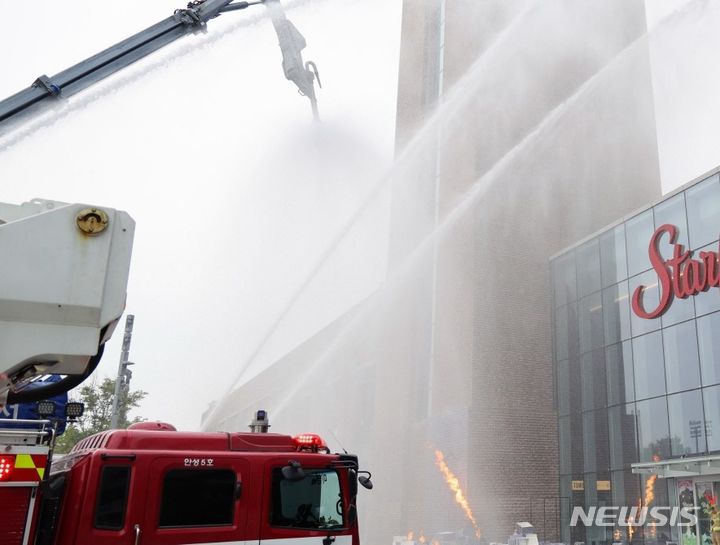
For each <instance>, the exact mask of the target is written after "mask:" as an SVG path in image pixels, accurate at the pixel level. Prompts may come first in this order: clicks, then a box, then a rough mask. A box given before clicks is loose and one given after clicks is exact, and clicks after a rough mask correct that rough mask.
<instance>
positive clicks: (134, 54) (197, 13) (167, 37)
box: [0, 0, 314, 131]
mask: <svg viewBox="0 0 720 545" xmlns="http://www.w3.org/2000/svg"><path fill="white" fill-rule="evenodd" d="M264 3H265V0H254V1H250V2H235V1H233V0H200V1H195V2H191V3H190V4H188V7H187V8H186V9H178V10H175V12H174V13H173V15H171V16H170V17H168V18H166V19H164V20H162V21H160V22H159V23H157V24H155V25H153V26H151V27H149V28H146V29H145V30H143V31H142V32H138V33H137V34H135V35H133V36H131V37H130V38H127V39H126V40H123V41H122V42H119V43H117V44H115V45H113V46H111V47H109V48H107V49H105V50H104V51H101V52H100V53H98V54H96V55H93V56H92V57H90V58H88V59H85V60H84V61H81V62H79V63H77V64H76V65H74V66H71V67H70V68H67V69H66V70H63V71H62V72H59V73H57V74H55V75H54V76H51V77H48V76H46V75H42V76H40V77H39V78H37V79H36V80H35V81H34V82H33V84H32V85H30V86H29V87H27V88H25V89H23V90H22V91H20V92H19V93H16V94H14V95H12V96H10V97H8V98H6V99H5V100H3V101H0V131H1V130H2V129H3V128H4V127H5V126H7V125H8V124H10V123H11V122H12V121H13V120H15V119H19V118H21V117H22V116H23V115H24V114H29V113H32V112H33V111H36V110H38V109H40V108H42V107H43V106H44V105H47V104H49V103H51V102H52V101H53V100H56V99H58V98H68V97H70V96H72V95H74V94H76V93H78V92H80V91H82V90H84V89H87V88H88V87H90V86H91V85H93V84H95V83H97V82H99V81H101V80H103V79H105V78H106V77H108V76H110V75H112V74H114V73H115V72H117V71H119V70H121V69H123V68H125V67H127V66H129V65H130V64H132V63H134V62H136V61H138V60H140V59H142V58H143V57H146V56H147V55H149V54H151V53H153V52H154V51H157V50H158V49H161V48H162V47H164V46H166V45H168V44H170V43H172V42H174V41H175V40H177V39H179V38H182V37H183V36H186V35H187V34H191V33H195V32H199V31H203V30H205V27H206V25H207V22H208V21H210V20H211V19H214V18H215V17H218V16H219V15H220V14H222V13H225V12H229V11H237V10H241V9H246V8H248V7H250V6H252V5H256V4H264ZM269 3H272V4H273V13H272V15H273V21H275V20H276V15H275V13H277V12H278V10H282V8H281V7H280V5H279V2H277V1H276V0H273V1H272V2H269ZM278 16H281V17H282V18H284V14H282V15H278ZM278 32H279V31H278ZM279 39H280V44H281V49H282V50H283V56H286V49H287V46H286V47H284V46H283V44H285V43H287V42H288V38H287V37H285V36H283V35H280V34H279ZM303 46H304V44H303ZM297 62H299V63H300V68H303V65H302V58H301V57H299V59H298V61H297ZM299 71H300V70H299V69H298V72H299ZM286 72H287V68H286ZM303 75H304V72H303ZM288 79H292V80H293V81H295V80H296V79H297V77H295V78H290V77H289V76H288ZM298 85H300V84H298ZM310 86H311V87H312V80H310ZM311 90H312V89H311ZM304 94H306V96H310V95H308V91H307V83H306V84H305V92H304ZM311 97H312V98H311V100H312V101H313V106H314V93H311Z"/></svg>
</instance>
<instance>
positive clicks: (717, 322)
mask: <svg viewBox="0 0 720 545" xmlns="http://www.w3.org/2000/svg"><path fill="white" fill-rule="evenodd" d="M718 331H720V313H715V314H710V315H709V316H704V317H702V318H698V320H697V334H698V347H699V349H700V368H701V371H702V383H703V386H710V385H712V384H718V383H720V335H718Z"/></svg>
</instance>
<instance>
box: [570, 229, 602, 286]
mask: <svg viewBox="0 0 720 545" xmlns="http://www.w3.org/2000/svg"><path fill="white" fill-rule="evenodd" d="M576 257H577V284H578V297H584V296H585V295H590V294H591V293H595V292H596V291H600V245H599V243H598V239H593V240H591V241H590V242H587V243H585V244H583V245H582V246H580V247H579V248H578V249H577V253H576Z"/></svg>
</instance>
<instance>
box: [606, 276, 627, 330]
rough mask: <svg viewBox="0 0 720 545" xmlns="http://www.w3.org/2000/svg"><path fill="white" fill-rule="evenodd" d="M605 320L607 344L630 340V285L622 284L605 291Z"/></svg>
mask: <svg viewBox="0 0 720 545" xmlns="http://www.w3.org/2000/svg"><path fill="white" fill-rule="evenodd" d="M602 298H603V301H602V305H603V320H604V322H605V343H606V344H615V343H618V342H620V341H624V340H625V339H629V338H630V335H631V332H630V297H629V296H628V283H627V282H620V283H619V284H615V285H614V286H611V287H609V288H606V289H605V290H603V295H602Z"/></svg>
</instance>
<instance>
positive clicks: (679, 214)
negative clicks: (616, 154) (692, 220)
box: [645, 193, 688, 259]
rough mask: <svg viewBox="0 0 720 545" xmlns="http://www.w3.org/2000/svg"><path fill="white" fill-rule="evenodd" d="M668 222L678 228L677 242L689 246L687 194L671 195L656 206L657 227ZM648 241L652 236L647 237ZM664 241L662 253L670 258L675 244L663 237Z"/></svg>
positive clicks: (661, 246) (661, 247)
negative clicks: (686, 214) (686, 213)
mask: <svg viewBox="0 0 720 545" xmlns="http://www.w3.org/2000/svg"><path fill="white" fill-rule="evenodd" d="M666 223H669V224H670V225H674V226H675V227H677V229H678V233H677V240H676V241H675V242H676V244H682V245H683V246H684V247H685V248H688V229H687V219H686V216H685V195H683V194H682V193H680V194H679V195H675V196H674V197H671V198H670V199H668V200H666V201H664V202H662V203H660V204H658V205H657V206H656V207H655V228H656V229H657V228H658V227H660V226H661V225H665V224H666ZM647 242H648V243H650V238H648V239H647ZM663 242H665V243H664V244H661V245H660V254H661V255H662V256H663V257H664V258H665V259H670V258H672V256H673V250H674V246H673V245H672V244H669V243H667V239H663ZM645 253H647V248H645Z"/></svg>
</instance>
